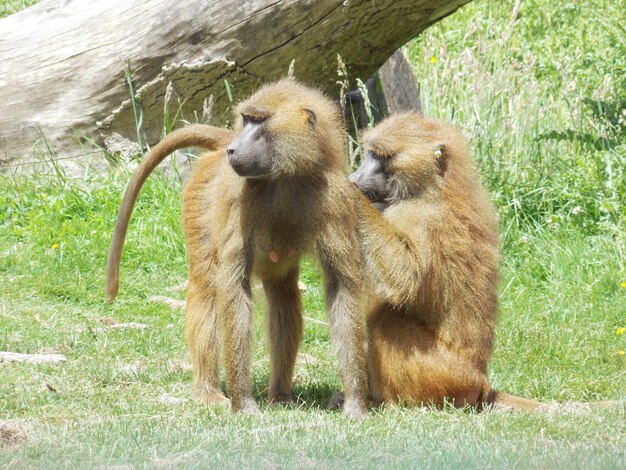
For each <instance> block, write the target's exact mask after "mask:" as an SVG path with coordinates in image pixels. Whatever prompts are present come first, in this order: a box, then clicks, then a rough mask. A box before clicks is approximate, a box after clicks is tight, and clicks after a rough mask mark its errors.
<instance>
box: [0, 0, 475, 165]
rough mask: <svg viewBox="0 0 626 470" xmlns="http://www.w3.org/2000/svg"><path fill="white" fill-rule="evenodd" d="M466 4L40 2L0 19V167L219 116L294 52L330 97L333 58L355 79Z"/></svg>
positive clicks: (427, 0)
mask: <svg viewBox="0 0 626 470" xmlns="http://www.w3.org/2000/svg"><path fill="white" fill-rule="evenodd" d="M467 1H469V0H376V1H372V0H336V1H331V0H300V1H297V2H296V1H284V0H250V1H246V2H240V1H237V0H178V1H176V2H174V1H165V0H146V1H144V0H141V1H140V0H109V1H106V2H101V1H97V0H64V1H59V0H45V1H42V2H41V3H39V4H37V5H35V6H33V7H30V8H28V9H26V10H23V11H21V12H19V13H17V14H15V15H11V16H9V17H7V18H4V19H2V20H0V169H5V170H7V169H10V168H12V169H15V168H17V167H19V166H21V165H24V164H27V163H28V162H32V161H33V160H34V159H36V158H37V154H38V153H41V152H43V153H45V154H47V155H50V154H52V155H53V156H54V158H57V159H59V160H63V161H65V162H67V161H71V159H72V158H75V157H76V158H80V159H81V160H84V159H85V158H87V157H86V154H88V153H89V151H88V150H87V149H85V148H81V147H80V146H79V145H77V141H80V142H81V143H85V142H87V143H89V145H90V146H91V143H96V144H100V145H104V146H105V147H106V148H107V149H108V150H109V151H110V152H115V151H119V150H120V149H123V148H124V146H128V145H130V146H131V147H133V146H135V145H136V144H137V143H138V144H139V147H141V146H142V145H145V144H146V143H147V144H152V143H154V142H156V141H157V140H158V139H159V138H160V137H161V135H162V132H163V129H164V123H166V122H168V120H172V119H173V120H174V121H176V122H175V124H177V125H179V124H180V122H179V121H181V119H180V118H181V114H180V112H182V113H183V114H182V115H183V116H184V118H185V119H186V120H188V121H195V120H202V121H207V120H209V121H211V122H213V123H216V124H224V123H226V122H227V120H228V116H229V112H228V110H229V105H230V103H231V101H232V99H235V100H236V99H238V98H241V97H244V96H245V95H247V94H249V93H250V92H251V91H252V90H254V89H255V88H257V87H258V86H260V85H261V84H262V83H263V82H266V81H268V80H273V79H276V78H280V77H283V76H285V75H286V74H287V71H288V69H289V66H290V64H291V63H292V61H293V74H294V76H295V77H296V78H297V79H299V80H301V81H303V82H305V83H309V84H313V85H316V86H318V87H320V88H322V89H324V90H325V91H327V92H328V93H329V94H331V95H335V96H338V95H339V86H338V85H337V81H338V80H340V78H339V77H338V73H337V56H338V55H339V56H341V57H342V60H343V62H344V63H345V64H346V68H347V72H348V77H349V79H350V80H352V84H353V83H354V82H353V80H354V79H356V78H357V77H361V78H363V79H364V80H365V79H366V78H368V77H370V76H372V75H373V74H374V73H375V72H376V71H377V70H378V69H379V67H380V66H381V65H382V64H383V63H384V62H385V61H386V60H387V58H388V57H389V56H390V55H391V54H392V53H393V52H394V51H395V50H396V49H398V47H400V46H401V45H402V44H404V43H406V42H407V41H408V40H409V39H411V38H413V37H415V36H417V35H418V34H419V33H420V32H421V31H423V30H424V29H425V28H427V27H428V26H429V25H431V24H433V23H435V22H437V21H438V20H440V19H441V18H443V17H445V16H446V15H448V14H450V13H452V12H453V11H455V10H456V9H457V8H458V7H460V6H461V5H463V4H464V3H467ZM131 86H132V90H133V93H132V94H131V91H130V90H131ZM166 95H167V96H166ZM131 96H133V97H134V99H131V98H130V97H131ZM168 99H169V101H168ZM203 112H204V116H203ZM177 113H178V114H177ZM166 114H169V117H166V116H165V115H166ZM209 114H210V116H208V115H209ZM174 117H175V118H174ZM138 122H139V123H140V126H137V125H136V124H138ZM139 147H135V148H137V149H138V148H139ZM91 148H93V146H91ZM97 158H98V159H100V160H102V157H101V156H100V154H99V153H98V156H97Z"/></svg>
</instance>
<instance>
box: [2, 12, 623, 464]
mask: <svg viewBox="0 0 626 470" xmlns="http://www.w3.org/2000/svg"><path fill="white" fill-rule="evenodd" d="M21 6H26V3H23V4H22V3H20V2H13V1H11V2H2V3H0V16H1V15H2V14H7V12H9V13H10V12H12V11H14V9H16V8H19V7H21ZM2 8H4V10H2ZM624 16H625V12H624V9H623V7H622V6H621V5H620V4H619V2H610V1H600V2H593V3H591V2H570V1H558V2H547V1H545V0H528V1H525V2H523V3H521V4H519V5H518V4H515V3H513V2H511V1H502V2H487V1H482V0H477V1H474V2H472V3H470V4H469V5H468V6H466V7H464V8H462V9H461V10H459V11H458V12H457V13H455V14H454V15H452V16H451V17H449V18H447V19H445V20H444V21H442V22H441V23H440V24H438V25H435V26H433V27H432V28H431V29H430V30H428V31H427V32H426V33H425V34H424V35H422V37H420V38H418V39H416V40H415V41H413V42H412V43H411V44H410V45H409V46H408V50H409V54H410V57H411V60H412V63H413V64H414V66H415V70H416V73H417V75H418V77H419V80H420V85H421V90H422V99H423V104H424V111H425V113H426V114H429V115H435V116H439V117H442V118H444V119H447V120H451V121H453V122H455V123H456V124H457V125H459V126H461V127H462V128H463V129H464V130H465V132H466V134H467V135H468V136H469V137H470V139H471V143H472V148H473V149H474V152H475V156H476V159H477V161H478V163H479V167H480V170H481V174H482V176H483V178H484V182H485V184H486V185H487V186H488V188H489V189H490V191H491V194H492V196H493V198H494V201H495V202H496V204H497V207H498V210H499V213H500V218H501V228H502V239H503V254H502V271H503V280H502V285H501V321H500V327H499V330H498V340H497V346H496V350H495V353H494V357H493V361H492V364H491V367H490V376H491V380H492V383H493V385H494V386H495V387H496V388H497V389H498V390H502V391H507V392H511V393H515V394H519V395H523V396H527V397H530V398H535V399H539V400H545V401H550V400H558V401H566V400H580V401H591V400H609V399H624V398H625V392H624V391H625V390H626V357H625V355H624V350H626V334H624V331H625V330H624V328H626V266H625V264H626V254H625V251H626V247H625V244H626V236H625V235H624V234H625V233H626V230H625V228H626V227H625V221H626V209H625V208H624V201H625V200H626V179H625V178H626V175H625V173H624V168H626V144H625V139H624V134H625V132H626V127H625V126H626V124H625V122H626V115H625V114H624V109H625V107H626V73H625V68H626V32H625V30H624V26H623V25H624V24H626V21H624V20H625V18H624ZM85 174H86V176H85V179H84V180H81V181H76V180H71V179H68V178H66V177H65V176H64V175H63V173H62V171H61V170H60V169H59V168H58V167H57V172H56V173H53V175H52V176H46V175H41V174H36V175H33V176H32V177H29V178H23V177H12V176H6V175H5V176H0V285H1V286H2V288H1V289H0V351H14V352H19V353H38V352H39V353H42V352H43V353H45V352H54V353H60V354H64V355H65V356H66V357H67V361H66V362H64V363H61V364H27V363H0V398H1V399H0V448H1V447H2V446H4V447H5V449H4V450H2V451H0V465H2V466H6V467H8V468H33V467H43V466H48V465H50V463H52V464H53V465H54V466H58V467H69V466H72V467H89V468H91V467H94V466H96V467H97V466H113V465H125V466H128V467H124V468H131V467H133V466H135V467H160V466H163V467H167V466H177V467H184V468H196V467H197V468H206V467H208V466H215V467H218V466H225V467H228V468H230V467H237V468H258V467H283V466H285V467H305V466H306V467H323V468H325V467H336V466H338V465H346V464H350V465H351V466H354V467H364V468H372V467H381V466H389V467H392V468H415V467H424V468H439V467H457V466H478V465H480V466H501V467H507V468H508V467H524V468H525V467H546V468H551V467H575V468H582V467H588V468H618V467H622V466H623V465H624V448H625V447H626V419H625V418H626V416H625V410H624V407H621V408H620V407H618V408H616V409H612V410H600V411H592V412H582V411H571V410H570V411H568V410H561V411H559V412H554V413H541V414H529V413H500V412H493V411H492V412H485V413H480V414H476V413H474V412H467V411H456V410H449V409H448V410H443V411H424V410H415V409H384V410H377V411H374V412H372V416H371V417H370V419H368V420H367V421H365V422H363V423H352V422H349V421H347V420H346V419H345V418H344V417H343V416H342V415H341V414H340V413H337V412H335V411H331V410H326V409H325V404H326V401H327V400H328V398H329V397H330V395H331V393H332V392H333V391H334V390H336V389H338V388H339V379H338V375H337V373H336V369H335V367H334V358H333V355H332V353H331V348H330V344H329V336H328V331H327V328H326V326H325V325H324V324H323V323H324V322H325V313H324V305H323V299H322V289H321V285H320V276H319V272H318V270H317V268H316V267H315V266H314V265H313V264H312V263H308V264H307V267H306V268H305V270H304V272H303V275H302V281H303V283H304V284H305V285H306V287H307V291H306V292H305V293H304V296H305V311H306V317H307V320H306V321H305V327H306V331H305V337H304V342H303V345H302V352H303V353H304V354H303V356H302V357H301V359H300V360H299V362H298V366H297V370H296V388H295V392H296V394H297V395H298V397H299V398H298V401H297V403H296V404H295V405H294V406H292V407H290V408H287V409H284V408H269V407H266V406H265V404H266V402H265V400H266V396H267V395H266V390H265V387H266V384H267V379H268V375H269V372H268V359H267V355H268V352H267V345H266V343H265V339H264V334H263V314H262V311H263V309H264V307H263V305H259V306H258V309H257V310H258V311H259V316H258V319H257V320H258V321H257V325H258V328H257V338H256V344H257V347H256V349H255V351H256V355H255V360H254V364H253V370H254V385H255V393H256V394H257V396H258V398H259V400H260V402H261V404H262V405H263V406H264V410H265V413H264V415H263V416H261V417H258V418H248V417H233V416H231V415H230V414H229V413H228V412H227V411H226V410H223V409H220V408H212V407H206V406H203V405H200V404H198V403H196V402H195V401H193V400H192V398H191V395H190V381H191V373H190V371H189V366H188V358H187V353H186V350H185V346H184V341H183V334H182V332H183V313H182V311H181V310H177V309H171V308H170V307H167V306H165V305H162V304H159V303H153V302H149V301H148V299H149V298H151V297H152V296H154V295H167V296H168V297H173V298H177V299H182V298H183V294H182V293H180V292H169V291H168V290H167V289H168V288H169V287H170V286H175V285H177V284H179V283H180V282H181V281H182V280H184V279H185V276H186V258H185V256H186V255H185V250H184V246H183V241H182V233H181V227H180V183H179V181H177V180H175V179H172V178H171V177H167V176H166V175H164V174H157V175H155V177H153V178H152V179H151V180H149V181H148V183H147V184H146V186H145V187H144V190H143V192H142V196H141V198H140V200H139V202H138V206H137V208H136V211H135V217H134V219H133V221H132V222H131V227H130V230H129V236H128V240H127V244H126V248H125V255H124V258H123V260H122V280H121V295H120V297H119V299H118V301H117V302H116V303H114V304H112V305H105V304H104V303H103V271H104V264H105V259H106V253H107V248H108V243H109V239H110V238H109V237H110V234H111V231H112V228H113V224H114V220H115V216H116V213H117V209H118V204H119V200H120V198H121V193H122V191H123V189H124V186H125V184H126V182H127V181H128V178H129V170H127V169H122V170H120V171H119V172H113V173H111V174H108V175H99V174H95V173H91V172H89V171H86V173H85ZM137 324H143V325H144V326H145V327H141V325H137ZM124 327H125V328H124ZM12 426H13V427H12ZM16 429H18V430H20V429H21V430H23V431H24V433H22V434H19V433H17V434H16V432H17V431H15V430H16ZM18 434H19V435H20V436H23V437H21V438H18V437H19V436H18ZM11 436H14V438H13V439H12V438H11Z"/></svg>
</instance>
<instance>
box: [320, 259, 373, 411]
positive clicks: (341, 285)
mask: <svg viewBox="0 0 626 470" xmlns="http://www.w3.org/2000/svg"><path fill="white" fill-rule="evenodd" d="M326 273H327V274H326V303H327V310H328V319H329V323H330V332H331V337H332V342H333V346H334V350H335V354H336V356H337V363H338V366H339V373H340V375H341V379H342V382H343V389H344V392H345V400H344V404H343V409H344V412H345V413H346V414H347V415H349V416H352V417H357V418H358V417H362V416H363V415H364V414H365V413H366V398H367V374H366V359H365V341H364V340H365V334H364V328H363V318H362V316H361V315H362V314H361V310H360V305H359V303H358V296H357V293H358V292H359V290H358V288H357V286H356V284H355V283H354V282H353V281H352V282H351V281H347V280H344V282H340V281H339V279H338V278H337V276H335V275H334V273H332V272H330V273H329V272H328V270H327V271H326Z"/></svg>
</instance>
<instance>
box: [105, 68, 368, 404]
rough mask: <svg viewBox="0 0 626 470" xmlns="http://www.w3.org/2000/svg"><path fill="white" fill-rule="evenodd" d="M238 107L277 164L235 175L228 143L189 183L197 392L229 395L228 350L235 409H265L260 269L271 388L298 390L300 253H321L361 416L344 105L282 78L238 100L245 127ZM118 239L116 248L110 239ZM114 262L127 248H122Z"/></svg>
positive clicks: (337, 340)
mask: <svg viewBox="0 0 626 470" xmlns="http://www.w3.org/2000/svg"><path fill="white" fill-rule="evenodd" d="M241 115H244V116H246V117H247V118H248V119H249V120H251V121H252V122H256V120H259V121H260V122H262V124H260V125H262V126H263V132H266V133H267V135H269V136H270V138H269V141H270V142H271V145H272V146H273V147H272V148H273V152H272V155H271V157H272V158H273V159H275V160H274V161H273V166H272V168H273V173H272V175H271V176H270V177H264V178H244V177H241V176H238V174H236V173H235V171H233V168H232V167H231V165H230V164H229V160H227V159H225V158H223V156H224V153H225V150H224V149H223V148H222V149H220V150H218V151H216V152H214V153H211V154H207V155H205V156H203V157H202V158H201V159H200V160H199V161H198V162H197V165H196V167H195V169H194V170H193V172H192V175H191V176H190V178H189V181H188V183H187V185H186V187H185V190H184V194H183V218H184V231H185V242H186V245H187V250H188V254H189V290H188V295H187V312H186V326H185V335H186V340H187V344H188V347H189V352H190V355H191V359H192V364H193V369H194V389H195V392H196V394H197V396H198V397H199V398H200V399H202V400H204V401H206V402H209V403H215V402H226V401H227V400H226V398H225V397H224V395H223V394H222V392H221V390H220V380H219V374H218V365H219V361H218V359H219V356H220V351H221V350H223V353H224V363H225V370H226V381H227V386H228V390H229V395H230V399H231V404H232V407H233V409H234V410H240V411H246V412H254V411H256V404H255V402H254V399H253V398H252V392H251V379H250V357H251V339H252V338H251V335H252V302H251V288H250V277H251V276H252V275H256V276H258V277H259V278H260V279H261V280H262V282H263V287H264V290H265V293H266V296H267V300H268V305H269V315H268V316H269V338H270V339H269V341H270V355H271V377H270V386H269V399H270V401H271V402H282V401H289V400H290V399H291V383H292V375H293V368H294V363H295V358H296V352H297V349H298V346H299V343H300V340H301V338H302V304H301V300H300V293H299V290H298V287H297V279H298V270H299V264H300V258H301V256H302V255H303V254H304V253H306V252H314V253H316V254H317V256H318V258H319V260H320V262H321V265H322V268H323V269H324V272H325V279H326V280H325V282H326V297H327V298H326V301H327V307H328V314H329V322H330V328H331V333H332V338H333V344H334V347H335V351H336V353H337V359H338V363H339V364H338V365H339V370H340V373H341V376H342V379H343V384H344V389H345V390H346V392H347V393H346V396H347V398H346V402H345V406H344V410H345V411H346V413H348V414H349V415H352V416H360V415H361V414H362V413H363V412H364V404H365V403H364V402H365V395H366V391H367V390H366V388H367V379H366V372H365V353H364V350H363V349H364V343H365V338H364V331H363V330H364V329H363V324H362V323H363V322H362V318H361V315H360V308H359V305H358V302H357V301H358V296H359V294H360V277H361V264H360V263H361V258H360V256H359V252H360V251H359V240H358V236H357V221H356V219H357V209H358V208H357V199H356V198H355V197H354V189H353V188H352V187H351V185H350V183H349V182H348V181H347V180H346V177H345V168H344V165H345V163H344V162H345V159H344V157H343V135H342V127H341V124H340V121H339V119H338V117H337V110H336V108H335V106H334V105H333V103H332V102H331V101H329V100H328V99H327V98H326V97H324V96H323V95H321V94H320V93H318V92H317V91H314V90H311V89H308V88H305V87H303V86H301V85H298V84H297V83H295V82H293V81H287V80H283V81H280V82H278V83H276V84H273V85H268V86H265V87H263V88H262V89H261V90H259V91H258V92H257V93H255V94H254V95H253V96H252V97H251V98H249V99H248V100H246V101H244V102H243V103H241V104H240V105H239V106H238V108H237V118H236V124H235V133H234V136H235V138H237V136H241V135H242V132H243V131H242V127H244V124H245V122H243V121H242V118H241ZM166 140H167V138H166ZM231 145H232V144H231ZM170 147H171V146H170ZM170 147H168V148H170ZM172 150H173V149H172ZM169 151H171V150H169ZM229 152H230V146H229ZM159 158H160V159H162V156H159ZM126 206H128V203H127V201H126V199H125V201H124V203H123V207H126ZM130 208H131V210H132V203H131V204H130ZM129 215H130V214H129V213H128V216H129ZM123 231H124V232H125V228H124V230H123ZM116 233H117V230H116ZM122 241H123V239H122ZM118 244H119V243H118ZM111 250H112V252H114V251H115V250H114V248H113V244H112V248H111ZM119 250H121V246H120V247H119ZM116 262H119V256H118V258H117V260H116V259H115V258H113V264H115V263H116ZM109 264H110V265H111V263H109ZM113 280H115V279H113ZM113 296H114V295H113ZM220 344H221V346H220Z"/></svg>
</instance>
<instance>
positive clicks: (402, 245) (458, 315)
mask: <svg viewBox="0 0 626 470" xmlns="http://www.w3.org/2000/svg"><path fill="white" fill-rule="evenodd" d="M363 140H364V145H365V150H366V154H365V158H364V160H363V162H362V164H361V166H360V167H359V169H358V170H357V171H356V172H355V173H354V174H353V175H352V176H351V177H350V179H351V180H352V181H353V182H354V183H355V184H356V185H357V186H358V187H359V189H361V191H362V192H363V193H364V194H365V195H366V196H367V197H368V198H369V200H370V201H372V202H374V203H376V204H377V205H378V207H379V208H380V209H382V216H381V214H380V213H379V212H378V211H377V210H376V209H375V208H374V207H372V206H371V205H368V204H364V205H363V207H362V210H363V211H364V216H363V217H361V218H360V220H361V223H360V227H359V230H360V236H361V239H362V243H363V247H364V248H363V249H364V255H365V265H366V267H367V273H368V276H369V279H370V281H371V287H372V289H371V290H370V292H371V294H370V296H369V299H368V300H367V315H366V322H367V330H368V335H369V337H368V338H369V342H368V371H369V379H370V393H371V396H372V399H373V401H374V402H390V403H397V402H402V403H407V404H428V403H432V404H435V405H442V404H443V403H444V401H445V400H447V401H448V402H450V403H452V404H454V405H456V406H463V405H466V404H467V405H478V406H480V405H481V404H483V403H492V402H494V401H498V402H501V403H507V404H510V405H513V406H517V407H527V408H535V407H536V406H538V405H539V403H536V402H533V401H531V400H526V399H523V398H517V397H513V396H510V395H506V394H502V393H497V392H494V391H492V390H491V389H490V387H489V383H488V381H487V375H486V370H487V362H488V361H489V358H490V356H491V352H492V349H493V341H494V334H495V326H496V319H497V313H498V295H497V288H498V276H499V273H498V244H499V242H498V235H497V233H498V232H497V221H496V216H495V211H494V208H493V207H492V205H491V203H490V201H489V198H488V196H487V193H486V191H485V190H484V189H483V188H482V186H481V184H480V182H479V178H478V174H477V172H476V170H475V169H474V166H473V162H472V160H471V159H470V157H469V156H468V150H467V148H466V143H465V140H464V138H463V136H462V135H461V134H460V132H459V131H458V130H456V129H455V128H453V127H452V126H449V125H447V124H445V123H443V122H441V121H438V120H435V119H427V118H424V117H422V116H421V115H420V114H418V113H407V114H401V115H396V116H392V117H390V118H388V119H386V120H384V121H383V122H381V123H380V124H379V125H377V126H376V127H375V128H374V129H372V130H369V131H367V132H366V133H365V134H364V136H363Z"/></svg>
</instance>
